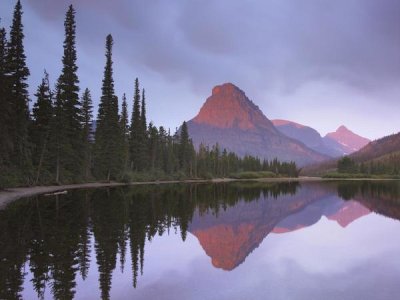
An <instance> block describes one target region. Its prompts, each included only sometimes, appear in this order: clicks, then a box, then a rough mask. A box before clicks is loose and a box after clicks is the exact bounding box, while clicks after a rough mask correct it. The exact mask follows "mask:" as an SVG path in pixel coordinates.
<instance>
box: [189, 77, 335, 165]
mask: <svg viewBox="0 0 400 300" xmlns="http://www.w3.org/2000/svg"><path fill="white" fill-rule="evenodd" d="M187 124H188V129H189V134H190V136H191V138H192V140H193V142H194V145H195V146H196V147H198V146H199V145H200V144H201V143H203V144H205V145H209V146H211V145H214V144H216V143H218V144H219V145H220V146H221V147H222V148H227V149H228V150H230V151H233V152H235V153H237V154H238V155H240V156H243V155H246V154H250V155H254V156H258V157H260V158H266V159H273V158H275V157H276V158H278V159H279V160H282V161H295V162H296V163H297V164H298V165H306V164H310V163H315V162H320V161H323V160H325V159H327V158H328V157H327V156H326V155H324V154H321V153H318V152H316V151H315V150H313V149H310V148H308V147H307V146H306V145H304V144H303V143H302V142H299V141H298V140H296V139H292V138H290V137H288V136H286V135H284V134H282V133H281V132H280V131H279V130H277V129H276V128H275V126H274V125H273V124H272V122H271V121H270V120H269V119H268V118H267V117H266V116H265V115H264V114H263V113H262V111H261V110H260V109H259V108H258V106H257V105H255V104H254V103H253V102H252V101H250V100H249V99H248V98H247V96H246V95H245V93H244V92H243V91H242V90H240V89H239V88H238V87H236V86H235V85H233V84H232V83H225V84H222V85H219V86H216V87H214V88H213V90H212V95H211V96H210V97H209V98H208V99H207V100H206V102H205V103H204V105H203V106H202V108H201V109H200V112H199V113H198V115H197V116H196V117H194V118H193V119H192V120H190V121H189V122H188V123H187Z"/></svg>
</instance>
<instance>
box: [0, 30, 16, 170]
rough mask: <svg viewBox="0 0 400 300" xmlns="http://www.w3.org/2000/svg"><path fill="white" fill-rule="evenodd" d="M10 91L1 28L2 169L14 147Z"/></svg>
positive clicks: (0, 145) (3, 37)
mask: <svg viewBox="0 0 400 300" xmlns="http://www.w3.org/2000/svg"><path fill="white" fill-rule="evenodd" d="M8 91H9V89H8V77H7V39H6V30H5V29H4V28H0V108H1V109H0V169H1V168H4V166H5V165H8V164H9V160H10V154H11V151H12V147H13V139H12V135H11V132H10V131H11V126H10V123H11V121H12V120H11V103H10V99H9V97H7V92H8ZM3 170H4V169H3Z"/></svg>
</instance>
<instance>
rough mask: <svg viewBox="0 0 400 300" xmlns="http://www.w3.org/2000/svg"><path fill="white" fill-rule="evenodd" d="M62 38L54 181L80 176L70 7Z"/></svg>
mask: <svg viewBox="0 0 400 300" xmlns="http://www.w3.org/2000/svg"><path fill="white" fill-rule="evenodd" d="M64 26H65V40H64V55H63V58H62V64H63V68H62V72H61V75H60V77H59V79H58V82H57V99H56V118H57V119H58V120H57V123H58V124H59V125H60V124H62V126H61V127H60V128H59V130H61V131H59V132H56V134H57V135H58V137H59V138H57V139H56V140H57V142H58V143H59V144H58V145H56V147H57V150H58V151H57V158H56V169H57V171H56V181H57V182H58V181H59V180H60V179H61V180H63V179H67V180H68V179H73V180H76V179H79V178H81V175H82V163H83V157H84V153H83V142H82V138H81V137H82V126H81V123H82V120H81V103H80V101H79V86H78V83H79V80H78V75H77V71H78V66H77V64H76V61H77V53H76V46H75V39H76V34H75V30H76V24H75V10H74V8H73V6H72V5H70V6H69V8H68V11H67V13H66V18H65V22H64Z"/></svg>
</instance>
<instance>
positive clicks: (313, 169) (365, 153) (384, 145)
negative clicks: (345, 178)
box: [302, 132, 400, 176]
mask: <svg viewBox="0 0 400 300" xmlns="http://www.w3.org/2000/svg"><path fill="white" fill-rule="evenodd" d="M349 157H351V158H352V159H353V160H354V161H355V162H356V163H366V164H369V163H379V164H380V165H381V166H386V167H388V166H389V169H391V168H397V169H400V132H399V133H397V134H393V135H389V136H386V137H383V138H380V139H378V140H375V141H372V142H370V143H368V144H367V145H366V146H365V147H363V148H361V149H360V150H358V151H356V152H354V153H352V154H350V155H349ZM337 162H338V161H337V159H332V160H328V161H324V162H322V163H317V164H315V165H309V166H307V167H305V168H303V170H302V175H308V176H311V175H312V176H315V175H318V176H319V175H323V174H325V173H327V172H329V171H334V170H335V169H336V167H337Z"/></svg>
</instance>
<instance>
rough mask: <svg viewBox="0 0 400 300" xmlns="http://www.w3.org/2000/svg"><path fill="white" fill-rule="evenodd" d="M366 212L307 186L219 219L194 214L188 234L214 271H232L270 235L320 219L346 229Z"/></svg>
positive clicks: (237, 208)
mask: <svg viewBox="0 0 400 300" xmlns="http://www.w3.org/2000/svg"><path fill="white" fill-rule="evenodd" d="M369 212H370V211H369V209H367V208H365V207H364V206H363V205H361V204H359V203H358V202H355V201H347V202H345V201H343V200H342V199H341V198H339V197H338V196H336V190H332V189H331V188H330V187H329V186H324V185H321V184H316V183H308V184H303V185H302V187H301V188H300V189H299V190H298V191H297V193H296V194H295V195H284V196H281V197H279V198H278V199H270V198H264V197H260V198H259V199H258V201H257V202H249V203H246V202H239V203H238V204H237V205H235V206H234V207H230V208H228V209H227V210H225V211H223V212H220V213H219V215H218V217H215V216H213V215H200V214H195V215H194V217H193V220H192V223H191V224H190V226H189V231H190V232H192V233H193V234H194V235H195V236H196V237H197V238H198V240H199V242H200V244H201V245H202V247H203V248H204V251H205V252H206V253H207V255H208V256H210V257H211V260H212V264H213V265H214V266H215V267H217V268H222V269H224V270H232V269H234V268H236V267H237V266H238V265H240V264H241V263H242V262H243V261H244V260H245V258H246V257H247V256H248V255H249V254H250V253H251V252H252V251H253V250H254V249H255V248H257V247H258V246H259V244H260V243H261V242H262V241H263V240H264V238H265V237H266V236H267V235H268V234H270V233H271V232H273V233H286V232H291V231H294V230H298V229H301V228H304V227H307V226H311V225H313V224H315V223H316V222H318V221H319V220H320V219H321V217H322V216H326V217H327V218H328V219H330V220H334V221H337V222H338V223H339V224H340V225H341V226H342V227H346V226H347V225H348V224H350V223H351V222H352V221H354V220H356V219H358V218H360V217H362V216H364V215H366V214H368V213H369Z"/></svg>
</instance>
